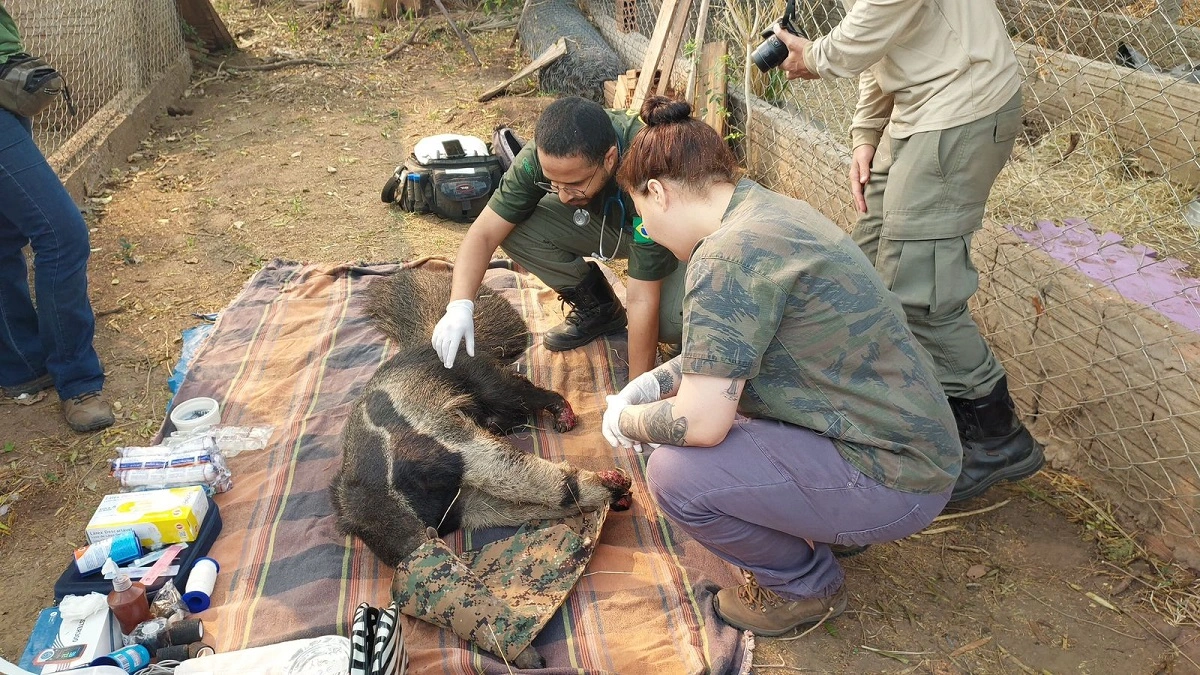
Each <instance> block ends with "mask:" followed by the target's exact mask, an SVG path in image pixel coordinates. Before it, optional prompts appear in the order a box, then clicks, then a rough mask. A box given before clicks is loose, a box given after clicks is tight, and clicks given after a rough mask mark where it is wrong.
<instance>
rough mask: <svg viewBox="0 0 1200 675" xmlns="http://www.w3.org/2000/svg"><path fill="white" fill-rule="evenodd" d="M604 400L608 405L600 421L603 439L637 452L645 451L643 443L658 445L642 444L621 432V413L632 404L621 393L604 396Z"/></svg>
mask: <svg viewBox="0 0 1200 675" xmlns="http://www.w3.org/2000/svg"><path fill="white" fill-rule="evenodd" d="M605 401H607V402H608V407H607V408H605V410H604V419H603V421H602V422H601V423H600V430H601V432H603V433H604V439H605V440H607V441H608V443H609V445H611V446H613V447H614V448H615V447H617V446H620V447H622V448H633V449H634V450H635V451H636V452H638V453H639V454H640V453H642V452H645V450H646V448H645V445H649V446H650V447H652V448H657V447H658V445H659V444H658V443H646V444H645V445H643V444H642V443H639V442H638V441H635V440H633V439H631V438H629V437H628V436H626V435H625V434H623V433H621V413H622V412H623V411H624V410H625V409H626V408H628V407H629V406H630V405H634V404H631V403H630V402H629V401H628V400H626V399H625V398H623V397H622V396H621V394H615V395H612V396H606V397H605Z"/></svg>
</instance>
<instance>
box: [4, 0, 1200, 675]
mask: <svg viewBox="0 0 1200 675" xmlns="http://www.w3.org/2000/svg"><path fill="white" fill-rule="evenodd" d="M217 6H218V9H220V10H221V12H222V15H223V17H224V19H225V21H226V22H227V24H228V26H229V28H230V31H231V33H233V34H234V35H235V36H236V37H237V39H238V40H239V43H240V44H241V45H242V47H243V50H242V52H241V53H240V54H238V55H236V56H234V57H232V58H231V59H230V61H229V64H230V65H232V64H251V63H263V62H266V61H270V60H278V59H280V58H289V57H296V56H312V57H316V58H319V59H326V60H330V61H338V62H343V63H345V62H351V64H350V65H344V66H334V67H323V66H312V65H308V66H302V67H288V68H279V69H275V70H267V71H242V72H237V71H231V70H229V69H228V68H227V67H226V68H222V69H221V70H220V71H217V70H214V69H213V68H211V67H204V66H200V67H197V70H196V72H195V74H194V76H193V80H192V84H191V86H190V88H189V90H188V92H187V95H186V96H185V97H184V98H182V99H181V100H179V101H178V102H177V103H176V104H175V106H174V108H173V109H172V111H171V112H172V113H175V114H171V115H162V116H161V117H160V118H159V119H157V120H156V123H155V127H154V130H153V132H152V133H151V135H150V136H149V137H148V138H147V139H146V140H145V142H144V143H143V145H142V148H141V149H140V150H139V151H138V152H137V153H135V154H134V155H131V156H130V157H129V161H128V163H127V164H125V165H124V166H122V167H119V168H118V169H117V170H116V171H115V172H114V174H113V176H112V180H111V181H110V184H109V186H108V189H107V190H106V191H104V192H103V193H101V194H97V195H93V196H92V197H91V198H90V199H89V201H88V203H87V204H86V206H87V210H88V218H89V222H90V225H91V227H92V228H93V234H92V237H93V241H92V246H93V251H94V253H93V255H92V260H91V270H90V272H91V285H92V288H91V292H92V299H93V304H94V306H95V309H96V312H97V315H98V321H97V333H96V345H97V349H98V350H99V352H100V355H101V358H102V359H103V361H104V364H105V367H106V370H107V373H108V385H107V391H108V394H109V396H110V397H111V399H112V400H113V401H114V402H115V403H116V404H119V412H118V422H117V424H116V426H114V427H113V428H112V429H109V430H107V431H104V432H100V433H95V434H89V435H79V434H74V433H72V432H71V431H69V430H68V429H67V428H66V426H65V424H64V423H63V422H62V420H61V418H60V415H59V412H58V402H57V400H56V399H55V397H54V396H53V395H51V396H50V397H48V398H47V399H45V400H42V401H40V402H38V403H36V404H34V405H31V406H19V405H16V404H14V403H11V402H4V403H3V404H0V579H2V580H3V583H2V584H0V656H3V657H4V658H7V659H9V660H13V661H15V660H17V659H18V658H19V657H20V655H21V651H22V650H23V647H24V643H25V640H26V637H27V636H28V633H29V630H30V629H31V628H32V626H33V622H34V618H35V617H36V615H37V612H38V610H39V609H40V608H42V607H45V606H48V605H49V604H50V603H51V602H52V600H53V593H52V586H53V583H54V580H55V579H56V578H57V577H58V575H59V574H60V572H61V571H62V569H63V567H64V566H65V565H66V563H67V561H68V560H69V553H68V552H69V551H70V550H71V549H72V548H73V547H75V546H77V545H80V544H81V543H82V542H83V525H84V523H85V522H86V520H87V518H88V516H89V515H90V513H91V511H92V509H93V508H94V507H95V505H96V504H97V502H98V501H99V499H100V497H101V496H102V495H103V494H106V493H107V492H110V491H113V490H114V489H115V486H114V484H113V482H112V480H111V479H110V478H108V477H107V475H106V474H107V471H106V467H107V464H106V462H107V460H108V458H109V457H110V456H112V454H113V452H112V450H113V448H114V447H117V446H121V445H135V444H140V443H143V442H144V441H146V440H147V439H149V438H150V437H151V436H152V435H153V434H154V433H155V431H156V430H157V428H158V426H159V424H160V422H161V419H162V416H163V413H164V410H165V406H166V404H167V400H168V397H169V392H168V390H167V386H166V380H167V377H168V376H169V374H170V370H171V368H172V366H173V365H174V363H175V362H176V360H177V359H178V357H179V350H180V337H179V336H180V331H181V330H183V329H184V328H187V327H189V326H192V325H196V324H197V323H199V319H197V318H195V317H193V314H194V313H208V312H217V311H220V310H221V308H223V307H224V306H225V305H226V304H227V303H229V302H230V301H231V300H232V299H233V297H234V296H235V295H236V294H237V293H238V291H239V290H240V289H241V287H242V285H243V283H244V282H245V281H246V280H247V279H248V278H249V277H250V275H251V274H253V273H254V272H255V271H256V270H257V269H259V267H260V266H261V265H262V264H263V263H264V261H267V260H270V259H272V258H276V257H279V258H286V259H295V260H303V261H368V262H375V261H386V260H399V259H407V258H412V257H416V256H420V255H426V254H441V255H447V256H453V254H454V251H455V249H456V247H457V244H458V242H459V241H460V240H461V237H462V235H463V233H464V231H465V229H466V226H464V225H458V224H453V223H449V222H447V221H441V220H438V219H436V218H431V217H414V216H412V215H407V214H403V213H400V212H398V211H396V210H394V209H392V208H388V207H386V206H385V205H384V204H382V203H381V202H380V200H379V190H380V188H381V187H382V185H383V182H384V181H385V180H386V179H387V177H388V176H389V175H390V173H391V171H392V170H393V168H394V167H395V166H396V165H397V164H398V163H400V161H401V160H402V158H403V156H404V155H405V154H406V153H407V152H408V150H409V149H410V148H411V147H412V144H413V143H414V142H415V141H416V140H417V139H419V138H421V137H423V136H426V135H429V134H432V133H443V132H459V133H469V134H474V135H478V136H481V137H484V138H488V137H489V136H490V133H491V129H492V127H493V126H494V125H495V124H497V123H499V122H509V123H512V124H513V125H514V126H515V127H516V128H518V129H519V130H520V131H521V132H522V133H523V134H524V135H525V137H529V135H530V134H531V131H532V126H533V122H534V120H535V119H536V117H537V115H538V113H539V112H540V110H541V109H542V108H543V107H544V106H545V105H546V104H547V103H548V102H549V101H550V100H551V99H550V98H548V97H546V96H539V95H534V94H533V93H532V91H531V89H532V82H527V83H522V84H519V85H517V86H515V87H514V88H513V89H514V91H515V92H516V93H517V94H518V95H509V96H506V97H501V98H498V99H495V100H493V101H491V102H489V103H486V104H478V103H476V102H475V97H476V96H477V95H478V94H479V93H480V92H481V91H482V90H484V89H485V88H487V87H489V86H491V85H492V84H494V83H496V82H499V81H501V80H503V79H505V78H506V77H508V76H509V75H510V74H511V72H512V71H513V70H515V69H516V68H518V67H520V66H521V65H522V64H523V57H522V56H521V55H520V53H519V50H516V49H511V48H509V43H510V39H511V37H512V29H511V28H499V29H492V30H481V31H477V32H475V33H474V34H473V36H472V40H473V42H474V46H475V49H476V51H477V52H478V54H479V57H480V59H481V60H482V61H483V69H482V70H478V69H476V68H475V67H474V66H473V65H472V63H471V61H470V59H469V57H467V56H466V54H465V53H464V52H463V50H462V49H461V47H460V45H459V43H458V41H457V39H456V38H455V37H454V35H453V33H452V32H450V31H449V29H448V28H447V27H446V25H445V23H444V22H443V21H441V20H440V19H431V20H429V21H428V22H426V23H425V24H424V25H423V26H422V27H421V29H420V30H419V31H418V32H417V33H416V37H415V39H414V40H413V42H412V44H411V46H409V47H407V48H405V49H403V50H401V52H400V53H399V55H398V56H397V57H395V58H393V59H389V60H383V59H382V58H381V56H382V55H383V54H385V53H386V52H388V51H390V50H392V49H393V48H394V47H396V46H398V45H401V43H403V42H404V41H405V39H406V38H407V37H408V36H409V35H410V34H411V33H412V32H413V28H414V26H415V24H414V23H411V22H408V21H404V20H401V21H379V22H359V23H353V22H350V21H348V19H347V18H346V16H345V15H338V14H336V13H324V12H320V11H318V12H313V11H307V10H301V9H296V8H294V7H293V6H292V5H291V4H290V3H286V4H285V3H280V4H273V5H266V6H264V7H258V6H252V5H251V4H250V3H249V2H248V1H246V0H237V1H236V2H229V3H224V4H222V3H218V5H217ZM456 16H457V17H458V18H459V19H461V20H463V21H464V22H470V23H475V24H477V25H478V24H480V23H485V24H486V23H488V22H491V23H495V22H496V21H497V20H499V19H503V18H504V16H505V15H504V14H502V13H501V14H490V15H487V14H484V13H482V12H478V13H475V14H474V15H471V14H470V13H468V12H462V13H459V14H457V15H456ZM1085 490H1086V488H1085V486H1081V485H1080V484H1079V483H1078V482H1077V481H1074V480H1073V479H1071V478H1070V477H1069V476H1064V475H1059V474H1049V473H1043V474H1042V475H1040V476H1038V477H1037V478H1035V479H1033V480H1031V481H1028V482H1027V483H1025V484H1023V485H1020V486H1008V487H1003V488H998V489H995V490H993V491H992V492H991V493H989V494H988V495H986V497H984V498H982V499H979V500H976V501H974V502H971V503H968V504H965V505H962V507H961V508H960V509H958V510H957V511H952V512H948V513H947V514H945V517H944V519H943V520H941V521H939V522H936V523H934V525H933V526H932V527H931V529H930V530H928V531H927V532H926V533H925V534H922V535H919V536H917V537H914V538H911V539H908V540H905V541H903V542H899V543H895V544H890V545H886V546H875V547H872V548H871V549H870V550H868V551H867V552H866V553H864V554H863V555H861V556H858V557H856V558H852V559H849V560H847V561H846V566H847V568H848V572H849V576H848V578H849V581H848V583H849V584H850V585H849V588H850V593H851V606H850V610H849V611H847V613H846V614H845V615H844V616H842V617H841V618H838V619H836V620H834V621H832V622H830V623H829V624H827V625H823V626H820V627H818V628H817V629H816V630H815V631H812V632H811V633H810V634H807V635H802V636H800V637H796V636H792V637H790V638H787V637H785V638H783V639H773V640H766V639H764V640H759V641H758V649H757V652H756V658H755V661H756V672H759V673H770V672H814V673H818V672H828V673H875V672H889V673H939V674H942V673H960V672H961V673H1068V672H1075V673H1096V674H1113V675H1116V674H1120V675H1125V674H1128V673H1148V674H1153V673H1200V666H1197V662H1200V643H1198V642H1197V638H1198V637H1200V627H1198V626H1197V622H1196V618H1195V617H1196V610H1197V605H1196V603H1195V602H1193V599H1192V596H1191V595H1190V594H1189V593H1190V589H1191V585H1192V577H1191V576H1190V575H1187V574H1185V573H1184V572H1182V571H1181V570H1179V569H1177V568H1175V567H1172V566H1169V565H1161V564H1160V563H1157V562H1155V561H1153V560H1150V559H1149V558H1148V557H1146V556H1144V555H1142V553H1141V552H1140V551H1139V550H1138V547H1137V546H1136V545H1135V544H1134V543H1133V542H1132V541H1130V540H1126V539H1123V538H1121V537H1120V536H1117V535H1116V530H1115V528H1113V527H1112V526H1111V523H1110V522H1109V520H1108V515H1107V512H1105V511H1103V510H1101V509H1102V508H1104V507H1103V505H1102V504H1097V506H1096V507H1090V506H1086V505H1085V504H1084V502H1082V501H1081V500H1080V499H1079V498H1078V496H1077V495H1078V494H1081V493H1082V492H1084V491H1085ZM988 507H994V508H991V509H990V510H984V509H988Z"/></svg>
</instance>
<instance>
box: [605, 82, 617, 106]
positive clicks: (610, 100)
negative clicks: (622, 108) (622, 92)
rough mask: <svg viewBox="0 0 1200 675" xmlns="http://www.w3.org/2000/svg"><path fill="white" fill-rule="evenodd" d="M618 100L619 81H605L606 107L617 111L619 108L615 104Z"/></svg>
mask: <svg viewBox="0 0 1200 675" xmlns="http://www.w3.org/2000/svg"><path fill="white" fill-rule="evenodd" d="M617 77H620V75H618V76H617ZM616 98H617V81H616V80H605V81H604V107H605V108H613V109H615V108H616V107H617V106H616V105H615V104H614V102H615V100H616Z"/></svg>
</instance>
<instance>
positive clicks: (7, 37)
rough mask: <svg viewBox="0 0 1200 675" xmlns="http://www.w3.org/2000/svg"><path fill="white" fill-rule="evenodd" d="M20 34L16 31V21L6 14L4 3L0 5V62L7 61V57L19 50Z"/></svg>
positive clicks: (21, 48) (20, 49)
mask: <svg viewBox="0 0 1200 675" xmlns="http://www.w3.org/2000/svg"><path fill="white" fill-rule="evenodd" d="M23 49H24V48H23V47H22V46H21V34H20V33H18V32H17V23H16V22H15V21H13V19H12V17H11V16H9V15H8V10H6V9H4V5H0V63H7V62H8V57H9V56H12V55H13V54H17V53H19V52H21V51H22V50H23Z"/></svg>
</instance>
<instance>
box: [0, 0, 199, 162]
mask: <svg viewBox="0 0 1200 675" xmlns="http://www.w3.org/2000/svg"><path fill="white" fill-rule="evenodd" d="M4 6H5V8H6V9H7V10H8V12H9V14H11V15H12V17H13V20H14V21H15V22H16V24H17V29H18V31H19V32H20V33H21V39H22V42H23V43H24V47H25V51H27V52H29V53H31V54H35V55H37V56H41V57H43V58H44V59H46V61H47V62H49V63H50V64H51V65H52V66H54V67H55V68H56V69H57V70H58V71H59V72H61V73H62V74H63V76H64V77H65V79H66V81H67V85H68V86H69V87H70V89H71V98H72V100H73V101H74V103H75V108H76V114H75V115H71V114H70V112H69V110H68V109H67V106H66V105H65V104H64V103H63V102H59V103H55V104H54V105H53V106H51V107H50V108H48V109H46V110H44V111H43V112H41V113H40V114H38V116H37V117H36V118H35V119H34V138H35V139H36V141H37V143H38V146H39V147H40V148H41V150H42V152H43V153H44V154H45V155H46V156H47V157H49V156H51V155H53V154H54V153H55V152H56V151H58V150H60V149H62V148H63V147H64V145H66V144H69V143H70V139H72V137H74V136H75V135H76V134H77V133H78V132H79V131H80V130H82V129H84V127H85V126H86V125H87V124H88V123H89V121H93V120H96V119H97V115H98V114H100V113H101V112H102V111H108V110H117V109H122V108H124V107H125V106H126V105H128V104H129V103H130V102H132V101H134V100H136V98H137V97H138V95H139V94H141V93H142V92H145V91H146V89H147V88H148V87H149V86H150V84H151V83H152V82H153V81H154V80H155V78H156V77H157V76H158V75H159V74H161V73H163V72H164V71H166V70H167V68H168V67H170V66H171V65H172V64H174V63H176V62H177V61H178V60H179V59H180V58H181V56H182V55H183V54H184V53H185V51H184V46H183V38H182V34H181V31H180V24H179V18H178V15H177V14H176V10H175V2H174V1H173V0H92V1H91V2H86V3H82V2H72V1H70V0H5V2H4ZM76 140H79V139H76Z"/></svg>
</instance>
